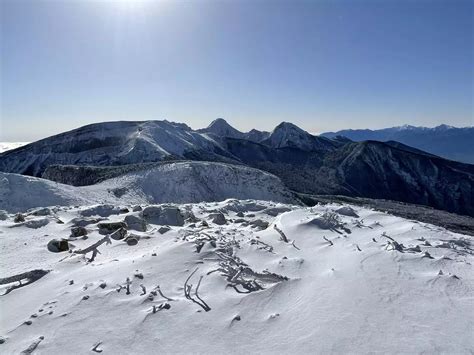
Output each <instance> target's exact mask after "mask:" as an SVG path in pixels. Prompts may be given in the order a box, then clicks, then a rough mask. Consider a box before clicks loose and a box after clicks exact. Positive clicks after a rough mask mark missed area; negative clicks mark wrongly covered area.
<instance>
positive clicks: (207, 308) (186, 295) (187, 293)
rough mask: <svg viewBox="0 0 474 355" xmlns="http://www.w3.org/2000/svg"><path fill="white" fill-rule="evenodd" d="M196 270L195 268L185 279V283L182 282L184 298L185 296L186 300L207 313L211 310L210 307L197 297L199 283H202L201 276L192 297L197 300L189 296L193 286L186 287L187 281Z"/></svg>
mask: <svg viewBox="0 0 474 355" xmlns="http://www.w3.org/2000/svg"><path fill="white" fill-rule="evenodd" d="M197 270H198V268H196V269H195V270H194V271H193V272H192V273H191V274H190V275H189V276H188V278H187V279H186V281H185V282H184V296H185V297H186V298H187V299H188V300H190V301H192V302H194V303H196V304H197V305H199V306H201V307H202V309H204V310H205V311H206V312H209V311H210V310H211V307H209V305H208V304H207V303H206V302H204V301H203V300H202V298H200V297H199V295H198V292H199V286H200V285H201V281H202V276H201V277H200V278H199V282H198V285H197V287H196V290H195V292H194V296H195V297H196V298H197V300H196V299H195V298H194V297H193V296H191V292H192V289H193V285H192V284H191V285H188V282H189V280H190V279H191V277H192V276H193V275H194V274H195V273H196V271H197Z"/></svg>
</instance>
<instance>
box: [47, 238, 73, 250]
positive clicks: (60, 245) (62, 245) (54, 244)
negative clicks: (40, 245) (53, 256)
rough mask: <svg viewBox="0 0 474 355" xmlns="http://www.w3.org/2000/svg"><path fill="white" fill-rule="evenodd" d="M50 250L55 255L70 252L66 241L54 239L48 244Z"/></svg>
mask: <svg viewBox="0 0 474 355" xmlns="http://www.w3.org/2000/svg"><path fill="white" fill-rule="evenodd" d="M47 247H48V250H49V251H50V252H53V253H60V252H63V251H68V250H69V243H68V241H67V240H66V239H52V240H50V241H49V242H48V245H47Z"/></svg>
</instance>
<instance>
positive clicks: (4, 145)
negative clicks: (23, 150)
mask: <svg viewBox="0 0 474 355" xmlns="http://www.w3.org/2000/svg"><path fill="white" fill-rule="evenodd" d="M26 144H28V142H0V153H3V152H6V151H7V150H12V149H16V148H19V147H22V146H24V145H26Z"/></svg>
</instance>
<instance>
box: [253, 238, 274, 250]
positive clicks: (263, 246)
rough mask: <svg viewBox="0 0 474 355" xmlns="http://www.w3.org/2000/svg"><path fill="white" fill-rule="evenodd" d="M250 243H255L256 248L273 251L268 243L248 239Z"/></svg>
mask: <svg viewBox="0 0 474 355" xmlns="http://www.w3.org/2000/svg"><path fill="white" fill-rule="evenodd" d="M250 244H251V245H254V244H256V245H257V248H258V249H263V250H266V251H268V252H269V253H273V247H272V246H271V245H270V244H267V243H265V242H262V241H261V240H258V239H250Z"/></svg>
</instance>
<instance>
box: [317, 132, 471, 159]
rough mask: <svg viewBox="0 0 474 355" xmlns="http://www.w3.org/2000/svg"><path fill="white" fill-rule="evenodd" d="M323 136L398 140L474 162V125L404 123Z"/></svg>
mask: <svg viewBox="0 0 474 355" xmlns="http://www.w3.org/2000/svg"><path fill="white" fill-rule="evenodd" d="M321 136H323V137H328V138H334V137H337V136H343V137H347V138H349V139H351V140H353V141H357V142H360V141H366V140H376V141H381V142H387V141H396V142H400V143H403V144H406V145H409V146H411V147H414V148H418V149H421V150H424V151H426V152H429V153H432V154H435V155H438V156H440V157H443V158H446V159H451V160H457V161H460V162H464V163H469V164H474V127H464V128H457V127H452V126H447V125H441V126H438V127H434V128H426V127H414V126H408V125H405V126H401V127H392V128H385V129H378V130H370V129H355V130H352V129H347V130H343V131H338V132H327V133H323V134H322V135H321Z"/></svg>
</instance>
